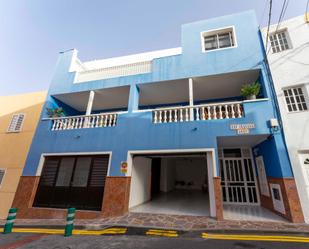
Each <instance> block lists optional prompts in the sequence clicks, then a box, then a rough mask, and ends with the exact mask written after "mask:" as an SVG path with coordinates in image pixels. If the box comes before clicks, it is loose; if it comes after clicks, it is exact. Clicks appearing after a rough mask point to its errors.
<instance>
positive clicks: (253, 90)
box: [240, 82, 261, 100]
mask: <svg viewBox="0 0 309 249" xmlns="http://www.w3.org/2000/svg"><path fill="white" fill-rule="evenodd" d="M260 90H261V84H260V83H259V82H254V83H251V84H245V85H243V86H242V87H241V89H240V94H241V95H242V96H243V97H245V98H246V99H248V100H252V99H256V96H257V95H258V94H259V93H260Z"/></svg>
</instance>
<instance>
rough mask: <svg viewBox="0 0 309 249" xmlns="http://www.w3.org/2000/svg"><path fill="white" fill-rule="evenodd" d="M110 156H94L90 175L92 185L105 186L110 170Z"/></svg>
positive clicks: (90, 184)
mask: <svg viewBox="0 0 309 249" xmlns="http://www.w3.org/2000/svg"><path fill="white" fill-rule="evenodd" d="M108 162H109V156H98V157H94V158H93V165H92V170H91V176H90V182H89V186H90V187H104V186H105V179H106V175H107V170H108Z"/></svg>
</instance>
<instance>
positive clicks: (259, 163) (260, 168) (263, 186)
mask: <svg viewBox="0 0 309 249" xmlns="http://www.w3.org/2000/svg"><path fill="white" fill-rule="evenodd" d="M255 161H256V167H257V172H258V178H259V183H260V190H261V194H262V195H265V196H270V193H269V187H268V181H267V176H266V171H265V165H264V160H263V157H262V156H259V157H256V158H255Z"/></svg>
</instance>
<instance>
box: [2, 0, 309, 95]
mask: <svg viewBox="0 0 309 249" xmlns="http://www.w3.org/2000/svg"><path fill="white" fill-rule="evenodd" d="M283 1H284V0H273V15H272V23H276V22H277V21H278V18H279V14H280V11H281V7H282V3H283ZM306 2H307V0H290V1H289V6H288V8H287V11H286V14H285V17H284V19H288V18H291V17H294V16H298V15H303V14H304V13H305V9H306ZM268 3H269V0H233V1H231V0H215V1H214V0H90V1H89V0H88V1H86V0H49V1H48V0H45V1H42V0H27V1H26V0H0V96H2V95H11V94H18V93H23V92H33V91H40V90H47V89H48V87H49V83H50V81H51V78H52V75H53V71H54V68H55V64H56V61H57V57H58V54H59V52H61V51H65V50H67V49H70V48H76V49H77V50H78V51H79V53H78V57H79V58H80V59H81V60H82V61H87V60H94V59H104V58H110V57H115V56H122V55H129V54H135V53H141V52H147V51H153V50H159V49H166V48H173V47H178V46H180V35H181V34H180V30H181V25H182V24H184V23H189V22H194V21H198V20H203V19H208V18H212V17H217V16H222V15H227V14H233V13H237V12H241V11H245V10H249V9H254V10H255V12H256V15H257V19H258V21H259V23H260V25H261V27H264V26H266V25H267V18H268Z"/></svg>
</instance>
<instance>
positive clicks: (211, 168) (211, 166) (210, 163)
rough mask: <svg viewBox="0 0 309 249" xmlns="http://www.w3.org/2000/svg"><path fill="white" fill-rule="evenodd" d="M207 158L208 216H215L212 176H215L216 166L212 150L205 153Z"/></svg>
mask: <svg viewBox="0 0 309 249" xmlns="http://www.w3.org/2000/svg"><path fill="white" fill-rule="evenodd" d="M206 154H207V155H206V158H207V169H208V192H209V204H210V205H209V206H210V216H211V217H216V215H217V210H216V196H215V189H214V177H217V166H216V159H215V155H214V150H213V151H212V152H207V153H206Z"/></svg>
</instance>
